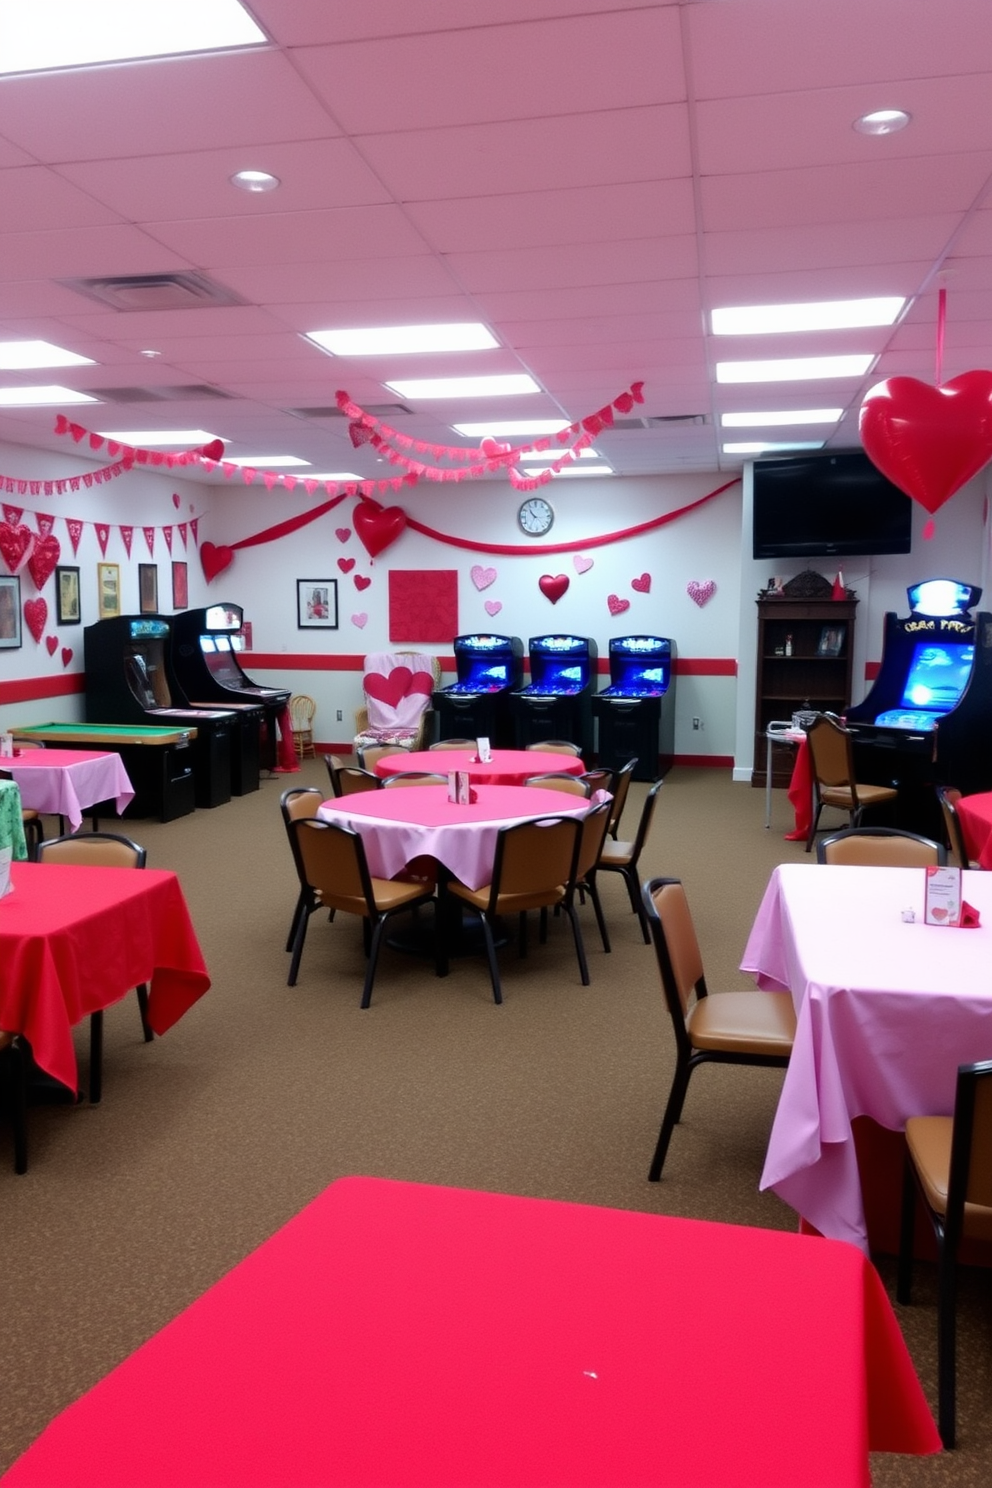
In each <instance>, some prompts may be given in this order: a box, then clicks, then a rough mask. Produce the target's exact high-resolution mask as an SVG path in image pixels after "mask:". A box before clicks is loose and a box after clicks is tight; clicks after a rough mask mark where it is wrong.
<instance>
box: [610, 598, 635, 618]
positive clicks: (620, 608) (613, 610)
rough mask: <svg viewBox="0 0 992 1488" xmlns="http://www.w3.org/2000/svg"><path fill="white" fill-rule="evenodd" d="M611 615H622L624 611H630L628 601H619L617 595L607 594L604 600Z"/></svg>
mask: <svg viewBox="0 0 992 1488" xmlns="http://www.w3.org/2000/svg"><path fill="white" fill-rule="evenodd" d="M606 603H607V605H608V606H609V610H610V614H611V615H622V614H623V612H624V610H629V609H630V600H629V599H621V598H620V596H619V595H618V594H609V595H607V598H606Z"/></svg>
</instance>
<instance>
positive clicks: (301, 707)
mask: <svg viewBox="0 0 992 1488" xmlns="http://www.w3.org/2000/svg"><path fill="white" fill-rule="evenodd" d="M316 711H317V704H316V703H315V702H314V700H313V698H312V697H308V696H307V694H306V693H305V692H298V693H296V694H295V695H294V696H293V697H291V698H290V700H289V721H290V726H291V728H292V730H293V748H294V749H295V750H296V758H297V759H315V758H316V750H315V749H314V745H313V718H314V714H315V713H316Z"/></svg>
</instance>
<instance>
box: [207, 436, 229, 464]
mask: <svg viewBox="0 0 992 1488" xmlns="http://www.w3.org/2000/svg"><path fill="white" fill-rule="evenodd" d="M203 454H204V455H206V457H207V459H208V460H218V461H219V460H223V458H224V441H223V439H211V441H210V443H209V444H205V445H204V446H203Z"/></svg>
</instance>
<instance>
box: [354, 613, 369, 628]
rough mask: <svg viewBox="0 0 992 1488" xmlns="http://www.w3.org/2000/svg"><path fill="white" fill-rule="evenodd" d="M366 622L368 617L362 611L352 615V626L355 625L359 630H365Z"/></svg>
mask: <svg viewBox="0 0 992 1488" xmlns="http://www.w3.org/2000/svg"><path fill="white" fill-rule="evenodd" d="M368 620H369V617H368V615H366V613H365V611H364V610H359V612H358V614H357V615H352V617H351V623H352V625H357V626H358V628H359V630H364V629H365V626H366V625H367V624H368Z"/></svg>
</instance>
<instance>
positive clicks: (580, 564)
mask: <svg viewBox="0 0 992 1488" xmlns="http://www.w3.org/2000/svg"><path fill="white" fill-rule="evenodd" d="M593 561H594V560H593V559H592V558H583V557H582V555H581V553H576V555H575V557H574V558H573V559H572V567H573V568H574V569H575V572H576V573H577V574H584V573H588V572H589V570H590V569H591V568H592V565H593Z"/></svg>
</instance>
